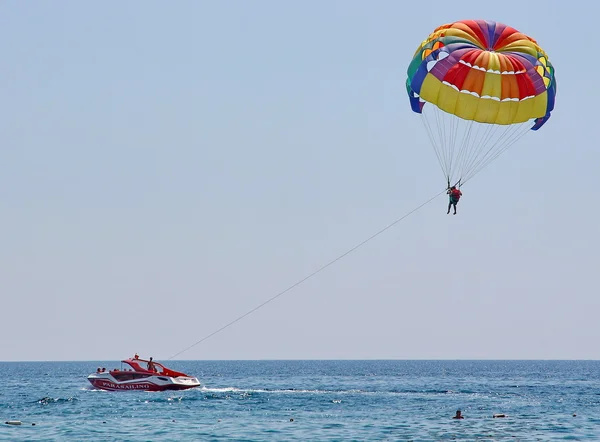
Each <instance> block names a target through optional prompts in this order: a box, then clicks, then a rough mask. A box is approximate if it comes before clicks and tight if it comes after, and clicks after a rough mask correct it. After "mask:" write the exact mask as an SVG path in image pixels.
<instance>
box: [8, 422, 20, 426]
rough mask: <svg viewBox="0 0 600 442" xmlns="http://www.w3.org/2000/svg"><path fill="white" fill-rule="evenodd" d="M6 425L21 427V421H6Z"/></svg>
mask: <svg viewBox="0 0 600 442" xmlns="http://www.w3.org/2000/svg"><path fill="white" fill-rule="evenodd" d="M6 425H21V421H6Z"/></svg>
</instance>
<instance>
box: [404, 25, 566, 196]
mask: <svg viewBox="0 0 600 442" xmlns="http://www.w3.org/2000/svg"><path fill="white" fill-rule="evenodd" d="M406 89H407V93H408V97H409V101H410V105H411V108H412V110H413V111H414V112H416V113H418V114H420V115H421V116H422V121H423V124H424V126H425V129H426V132H427V134H428V137H429V139H430V142H431V144H432V146H433V149H434V152H435V154H436V156H437V159H438V162H439V164H440V167H441V169H442V172H443V173H444V178H445V181H446V182H447V185H448V189H450V188H451V185H454V186H455V187H458V188H459V189H458V190H459V191H460V187H461V186H462V185H464V184H465V183H466V182H467V181H468V180H470V179H471V178H473V177H474V176H475V175H476V174H477V173H479V172H480V171H481V170H482V169H483V168H484V167H486V166H487V165H488V164H489V163H490V162H492V161H493V160H495V159H496V158H497V157H498V156H499V155H500V154H502V153H503V152H504V151H505V150H506V149H508V148H509V147H510V146H512V145H513V144H514V143H515V142H516V141H517V140H519V139H520V138H521V137H522V136H524V135H525V134H526V133H529V131H530V130H533V131H537V130H538V129H539V128H540V127H542V126H543V125H544V123H546V121H548V119H549V118H550V114H551V112H552V110H553V109H554V102H555V96H556V78H555V76H554V67H553V66H552V64H551V63H550V60H549V59H548V55H547V54H546V52H544V50H543V49H542V48H541V47H540V46H539V45H538V43H537V42H536V41H535V40H534V39H533V38H531V37H529V36H527V35H525V34H523V33H521V32H519V31H517V30H516V29H514V28H512V27H510V26H507V25H504V24H502V23H497V22H494V21H485V20H462V21H456V22H454V23H450V24H445V25H442V26H439V27H438V28H436V29H435V30H434V31H433V32H432V33H431V34H430V35H429V36H428V37H427V38H426V39H425V40H424V41H423V42H422V43H421V45H420V46H419V48H418V49H417V50H416V52H415V54H414V56H413V59H412V62H411V63H410V65H409V67H408V78H407V80H406ZM451 198H452V196H451ZM456 202H458V199H456ZM450 204H452V200H451V203H450Z"/></svg>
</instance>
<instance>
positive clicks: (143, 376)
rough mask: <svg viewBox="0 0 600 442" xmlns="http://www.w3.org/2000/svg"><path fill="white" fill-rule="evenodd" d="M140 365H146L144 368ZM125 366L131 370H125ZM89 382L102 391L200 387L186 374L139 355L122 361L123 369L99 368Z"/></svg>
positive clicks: (194, 379)
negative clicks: (141, 357) (140, 357)
mask: <svg viewBox="0 0 600 442" xmlns="http://www.w3.org/2000/svg"><path fill="white" fill-rule="evenodd" d="M140 363H145V364H146V365H145V367H142V366H141V365H140ZM123 364H127V365H129V366H130V367H131V368H129V369H128V368H125V369H123ZM88 381H90V383H91V384H92V385H93V386H94V387H96V388H98V389H100V390H109V391H132V390H137V391H164V390H187V389H188V388H194V387H199V386H200V381H199V380H198V379H197V378H195V377H193V376H188V375H187V374H185V373H180V372H178V371H175V370H171V369H169V368H167V367H165V366H164V365H162V364H159V363H158V362H154V361H152V358H150V360H146V359H139V358H138V357H137V355H136V356H135V357H134V358H132V359H124V360H122V361H121V369H120V370H118V369H114V370H108V371H106V369H104V368H98V371H96V373H92V374H91V375H89V376H88Z"/></svg>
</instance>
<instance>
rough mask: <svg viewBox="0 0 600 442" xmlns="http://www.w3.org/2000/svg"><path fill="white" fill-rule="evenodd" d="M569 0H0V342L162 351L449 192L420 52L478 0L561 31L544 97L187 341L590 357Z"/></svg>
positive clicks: (232, 353) (375, 225) (590, 189)
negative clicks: (422, 90) (416, 72)
mask: <svg viewBox="0 0 600 442" xmlns="http://www.w3.org/2000/svg"><path fill="white" fill-rule="evenodd" d="M577 3H579V4H580V5H581V6H583V5H586V8H588V6H587V5H591V4H592V3H589V2H585V3H584V2H582V1H581V2H576V1H569V2H562V1H549V2H544V3H540V2H524V1H522V0H520V1H504V2H501V3H498V2H480V1H463V2H442V1H432V2H427V3H414V4H413V6H411V7H408V4H405V3H402V2H398V1H391V0H390V1H366V0H365V1H347V0H344V1H342V0H340V1H316V0H314V1H312V0H311V1H305V2H282V1H276V0H272V1H258V0H256V1H252V2H243V1H212V2H208V1H183V0H181V1H171V2H167V1H141V0H140V1H103V2H80V1H54V2H42V1H29V2H24V1H22V2H19V1H12V2H8V1H6V2H2V3H1V4H0V40H1V41H2V51H1V53H2V70H1V71H0V80H1V83H2V85H3V87H2V88H0V102H1V106H0V124H1V127H0V130H1V133H2V147H1V157H0V205H1V206H0V210H1V214H2V217H1V223H0V226H1V235H2V236H1V244H2V247H1V248H0V295H1V299H2V303H1V307H0V308H1V310H0V311H1V312H2V321H0V360H65V359H66V360H98V359H120V358H123V357H127V356H131V355H132V354H133V353H134V352H138V353H139V354H140V355H142V356H150V355H152V356H154V357H155V358H158V359H161V358H162V359H164V358H167V357H169V356H171V355H173V354H174V353H176V352H178V351H179V350H181V349H183V348H185V347H186V346H188V345H190V344H192V343H194V342H196V341H197V340H198V339H200V338H202V337H203V336H205V335H207V334H209V333H211V332H213V331H214V330H216V329H217V328H219V327H220V326H222V325H223V324H225V323H227V322H229V321H230V320H232V319H234V318H236V317H237V316H239V315H241V314H243V313H245V312H246V311H248V310H249V309H251V308H253V307H255V306H256V305H258V304H260V303H261V302H263V301H265V300H266V299H268V298H270V297H272V296H273V295H275V294H277V293H278V292H279V291H281V290H283V289H285V288H286V287H288V286H289V285H291V284H293V283H294V282H296V281H297V280H299V279H301V278H303V277H304V276H306V275H307V274H308V273H310V272H312V271H314V270H315V269H317V268H318V267H319V266H321V265H322V264H325V263H327V262H328V261H329V260H331V259H333V258H335V257H336V256H337V255H339V254H341V253H343V252H344V251H346V250H347V249H349V248H350V247H352V246H354V245H355V244H356V243H358V242H360V241H362V240H363V239H365V238H366V237H368V236H369V235H371V234H372V233H374V232H376V231H377V230H378V229H380V228H382V227H384V226H385V225H386V224H388V223H389V222H391V221H393V220H395V219H396V218H398V217H399V216H401V215H403V214H404V213H406V212H408V211H409V210H411V209H413V208H414V207H416V206H418V205H419V204H421V203H422V202H424V201H426V200H427V199H428V198H430V197H432V196H433V195H435V194H436V193H437V192H438V191H440V190H441V189H442V188H443V186H444V184H445V183H444V179H443V176H442V174H441V172H440V169H439V166H438V163H437V159H436V158H435V155H434V153H433V149H432V148H431V145H430V144H429V141H428V139H427V136H426V132H425V130H424V128H423V126H422V125H421V122H420V120H419V117H418V116H417V115H416V114H414V113H413V112H412V111H411V110H410V106H409V103H408V99H407V96H406V91H405V79H406V68H407V66H408V64H409V62H410V60H411V57H412V55H413V53H414V51H415V49H416V48H417V46H418V45H419V43H420V42H421V41H422V40H423V39H424V38H425V37H427V35H428V34H429V33H430V32H431V31H432V30H433V29H434V28H435V27H436V26H438V25H441V24H443V23H447V22H451V21H453V20H459V19H465V18H483V19H490V20H497V21H501V22H504V23H506V24H508V25H511V26H513V27H515V28H517V29H519V30H521V31H522V32H525V33H527V34H528V35H531V36H533V37H534V38H536V39H537V40H538V42H539V43H540V45H541V46H542V47H543V48H544V49H545V50H546V51H547V52H548V54H549V56H550V60H551V61H552V63H553V64H554V66H555V68H556V78H557V82H558V93H557V100H556V108H555V111H554V112H553V116H552V118H550V120H549V121H548V123H547V124H546V125H545V126H544V127H543V128H542V129H541V130H540V131H539V132H537V133H530V134H528V135H527V136H526V137H524V138H523V139H522V140H521V141H520V142H519V143H518V145H516V146H514V147H513V148H512V149H511V150H509V151H508V152H506V153H505V154H504V155H503V156H501V157H500V158H499V159H498V160H496V161H495V162H493V163H492V164H491V165H490V166H489V167H488V168H487V169H485V170H484V171H483V172H482V173H481V174H479V175H478V176H477V177H476V178H475V179H473V180H472V181H470V182H469V183H468V184H467V185H466V186H465V187H464V188H463V193H464V197H463V199H462V200H461V202H460V204H459V214H458V215H457V216H446V213H445V212H446V201H447V200H446V197H445V196H440V197H439V198H438V199H437V200H435V201H434V202H432V203H431V204H429V205H428V206H426V207H424V208H423V209H421V210H420V211H418V212H417V213H415V214H413V215H411V216H410V217H408V218H407V219H405V220H404V221H402V222H401V223H399V224H398V225H397V226H396V227H394V228H393V229H391V230H389V231H387V232H386V233H384V234H383V235H381V236H379V237H378V238H377V239H375V240H374V241H372V242H370V243H368V244H367V245H365V246H364V247H362V248H361V249H359V250H358V251H357V252H355V253H353V254H351V255H349V256H347V257H346V258H345V259H343V260H342V261H340V262H338V263H337V264H335V265H334V266H332V267H330V268H328V269H327V270H326V271H324V272H323V273H321V274H319V275H318V276H316V277H314V278H313V279H311V280H309V281H307V282H306V283H304V284H303V285H301V286H300V287H297V288H296V289H294V290H293V291H291V292H289V293H288V294H286V295H285V296H282V297H280V298H279V299H277V300H276V301H274V302H272V303H270V304H268V305H267V306H265V307H264V308H262V309H260V310H259V311H257V312H255V313H254V314H252V315H250V316H248V317H247V318H245V319H244V320H242V321H240V322H238V323H237V324H235V325H234V326H232V327H230V328H228V329H227V330H225V331H223V332H221V333H219V334H217V335H215V336H214V337H212V338H211V339H209V340H207V341H205V342H204V343H202V344H200V345H198V346H196V347H194V348H193V349H191V350H189V351H187V352H185V353H184V354H182V355H180V356H179V357H178V359H262V358H268V359H277V358H282V359H283V358H292V359H304V358H308V359H313V358H317V359H318V358H326V359H335V358H356V359H360V358H402V359H406V358H409V359H410V358H415V359H420V358H444V359H445V358H453V359H454V358H457V359H458V358H497V359H503V358H528V359H537V358H544V359H545V358H587V359H597V358H599V357H600V349H599V347H598V336H599V332H600V325H598V324H599V322H598V319H597V315H598V311H599V309H600V302H599V301H598V283H597V280H596V279H595V277H596V276H597V274H598V271H599V270H598V269H600V234H599V228H598V223H599V221H598V219H599V217H600V209H599V207H598V202H599V198H598V193H597V192H598V189H599V185H600V178H599V175H598V169H599V166H598V165H599V163H600V154H599V153H598V141H597V138H596V131H595V130H594V128H595V126H596V125H597V120H598V118H597V112H598V111H597V105H598V102H599V100H600V90H599V89H598V88H597V86H596V77H597V75H598V72H600V62H599V61H598V58H597V57H596V56H595V52H594V50H595V49H594V47H595V46H594V45H595V41H596V40H595V38H596V35H595V33H596V29H597V27H596V23H595V21H594V20H595V18H594V17H595V16H596V15H597V14H598V12H599V11H598V6H594V7H593V8H595V9H596V10H593V8H592V9H589V8H588V9H587V10H585V11H583V9H582V8H581V7H577V6H576V5H577ZM425 4H427V6H423V5H425Z"/></svg>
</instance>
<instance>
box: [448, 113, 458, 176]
mask: <svg viewBox="0 0 600 442" xmlns="http://www.w3.org/2000/svg"><path fill="white" fill-rule="evenodd" d="M450 121H452V148H451V151H450V170H452V162H453V161H452V160H453V159H454V150H455V148H456V140H457V138H458V129H459V126H460V121H459V120H458V119H456V118H451V119H450Z"/></svg>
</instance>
